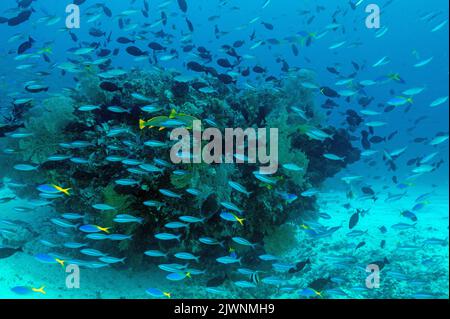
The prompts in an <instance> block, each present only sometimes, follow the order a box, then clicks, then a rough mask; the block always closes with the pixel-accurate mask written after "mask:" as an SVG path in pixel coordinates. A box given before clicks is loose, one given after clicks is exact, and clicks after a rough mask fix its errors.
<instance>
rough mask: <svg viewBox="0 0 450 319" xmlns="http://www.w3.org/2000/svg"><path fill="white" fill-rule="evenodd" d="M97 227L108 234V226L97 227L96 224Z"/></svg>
mask: <svg viewBox="0 0 450 319" xmlns="http://www.w3.org/2000/svg"><path fill="white" fill-rule="evenodd" d="M97 228H98V229H99V230H101V231H103V232H105V233H107V234H109V229H110V227H98V226H97Z"/></svg>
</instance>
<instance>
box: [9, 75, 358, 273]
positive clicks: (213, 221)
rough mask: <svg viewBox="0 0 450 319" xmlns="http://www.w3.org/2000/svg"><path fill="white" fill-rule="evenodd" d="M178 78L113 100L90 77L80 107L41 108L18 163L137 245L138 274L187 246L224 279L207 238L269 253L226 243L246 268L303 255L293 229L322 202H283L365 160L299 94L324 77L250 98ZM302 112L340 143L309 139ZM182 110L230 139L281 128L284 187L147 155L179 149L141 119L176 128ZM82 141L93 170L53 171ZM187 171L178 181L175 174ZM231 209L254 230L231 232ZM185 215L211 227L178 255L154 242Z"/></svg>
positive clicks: (143, 84)
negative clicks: (169, 193) (36, 167)
mask: <svg viewBox="0 0 450 319" xmlns="http://www.w3.org/2000/svg"><path fill="white" fill-rule="evenodd" d="M177 75H178V74H177V73H175V72H171V71H152V72H142V71H138V70H133V71H131V72H130V73H129V74H127V75H123V76H120V77H118V78H115V79H113V81H114V82H115V83H116V85H117V86H118V87H120V90H119V91H116V92H106V91H104V90H102V89H101V88H100V87H99V83H100V80H99V79H98V78H96V77H94V76H93V75H92V74H91V73H87V76H86V78H85V79H84V80H81V81H80V82H79V84H78V86H77V88H76V89H75V90H73V91H72V92H71V98H65V97H53V98H50V99H48V100H47V101H45V102H44V103H43V105H42V106H40V107H39V108H37V107H35V108H33V109H32V110H31V111H30V112H29V114H27V120H26V124H25V129H26V131H29V132H32V133H33V135H32V136H31V137H29V138H27V139H23V140H21V141H20V145H19V146H20V150H21V153H20V156H18V157H17V158H16V160H17V161H19V160H20V161H32V162H35V163H38V164H42V165H41V167H40V174H35V175H30V176H31V177H29V178H31V180H29V181H28V182H29V183H36V184H38V183H43V182H51V181H61V182H64V183H65V185H66V186H67V187H71V188H72V189H73V190H74V194H75V196H71V197H69V198H64V199H63V200H56V201H55V208H56V209H57V210H61V211H74V212H77V211H79V212H87V216H86V220H85V222H89V223H95V224H96V225H101V226H102V227H110V228H111V232H113V233H120V234H128V235H132V236H133V240H126V241H122V242H121V243H120V244H119V248H118V250H119V252H120V253H121V254H122V255H124V256H126V257H127V262H128V263H129V265H130V266H132V267H137V266H139V265H141V266H142V265H143V264H144V263H145V262H150V260H149V259H145V258H144V259H142V256H143V252H144V251H145V250H147V249H149V247H155V248H157V247H163V248H164V250H165V251H168V252H170V251H172V249H173V248H174V247H178V248H179V247H180V246H181V247H183V248H184V249H185V250H186V251H191V252H193V253H197V254H199V255H201V256H202V260H203V262H202V265H203V266H204V267H208V268H209V271H210V272H212V273H214V272H215V271H217V272H219V273H220V272H223V271H224V270H223V268H221V266H220V265H217V263H216V262H215V258H209V259H208V258H203V257H207V256H217V249H219V248H217V247H208V248H207V249H205V246H204V245H201V244H199V242H198V240H197V239H198V238H199V237H201V236H211V237H214V238H217V239H221V238H229V237H231V236H236V235H238V234H239V235H242V236H244V237H245V238H246V239H248V240H249V241H250V242H254V243H261V245H259V246H258V247H256V248H255V249H250V248H249V247H242V246H239V245H235V244H234V243H233V242H231V241H228V242H225V243H224V245H225V246H226V247H227V246H228V247H230V248H233V249H235V250H236V251H237V252H238V253H241V252H242V251H245V259H246V261H249V262H252V263H254V264H257V263H259V262H260V260H259V259H258V258H257V256H258V254H259V253H261V251H263V250H262V249H265V251H267V252H271V253H273V254H283V253H285V252H286V251H287V250H289V249H290V248H291V247H293V246H295V245H296V242H295V240H294V238H295V237H296V236H295V231H296V230H295V229H296V228H295V226H293V224H292V223H289V221H292V220H298V219H300V220H301V218H302V214H303V213H304V212H306V211H314V209H315V197H304V198H303V197H302V198H301V200H300V199H297V200H293V201H291V200H286V198H283V197H282V195H283V194H284V193H289V194H295V195H296V196H298V197H299V196H300V193H301V192H303V191H305V190H307V189H308V188H310V187H318V186H320V184H321V183H322V182H323V180H325V179H326V178H327V177H329V176H332V175H334V174H336V173H337V172H338V171H339V170H341V169H342V168H344V167H345V166H346V165H347V164H348V163H350V162H353V161H354V160H356V159H357V158H358V157H359V153H358V151H357V150H356V149H354V148H353V147H352V146H351V144H350V142H349V136H348V134H346V132H344V131H342V130H340V131H337V130H336V129H334V128H332V127H323V126H322V125H323V124H322V125H321V123H322V119H321V116H320V114H319V113H318V112H317V109H316V108H315V106H314V98H313V95H312V93H311V91H310V90H307V89H305V88H303V87H302V86H301V85H300V84H299V83H300V82H301V81H305V80H308V81H312V80H313V77H314V75H313V74H312V73H311V72H308V71H302V72H300V73H299V74H293V75H292V76H290V77H288V78H287V80H285V81H284V82H281V83H279V84H278V86H277V87H262V88H260V89H259V88H258V89H245V90H238V89H237V88H228V87H227V86H226V85H224V84H222V83H220V82H218V81H217V80H214V79H203V80H202V82H195V80H193V81H194V82H192V81H191V82H190V83H185V82H178V81H177V80H176V78H177ZM206 82H208V83H206ZM196 84H201V85H202V86H204V85H208V86H210V87H212V88H214V91H213V93H203V92H202V91H200V90H197V89H196V88H195V87H199V86H197V85H196ZM142 97H143V98H142ZM149 104H150V105H152V106H155V107H157V108H158V109H159V110H158V112H157V113H155V114H148V113H145V112H144V111H142V110H141V107H142V106H144V105H149ZM81 105H97V106H98V109H96V110H93V111H92V112H80V111H74V106H81ZM110 105H118V106H120V107H122V108H123V109H125V110H126V112H125V113H123V114H122V113H121V114H117V113H114V112H110V111H109V110H108V109H107V108H108V106H110ZM292 107H295V108H297V109H301V110H302V111H303V112H305V114H306V116H307V118H308V119H309V121H308V123H307V124H308V125H310V126H316V127H320V128H321V129H322V130H324V131H326V132H327V133H330V134H333V140H331V139H325V140H323V141H318V140H311V139H310V138H309V137H308V136H307V135H306V134H305V131H304V130H303V129H302V125H303V126H304V125H305V124H306V123H305V122H306V120H305V119H304V118H301V117H299V116H298V114H297V113H295V112H292ZM173 110H174V111H175V112H177V113H182V114H187V115H189V116H191V117H195V118H198V119H202V120H206V119H208V120H210V122H208V123H211V122H214V123H216V124H217V127H218V128H225V127H243V128H246V127H253V128H257V127H275V128H278V129H279V141H280V142H279V159H280V163H279V164H280V168H279V171H278V172H277V174H276V175H275V176H274V178H276V180H277V182H276V185H268V184H264V183H262V182H260V181H258V180H256V179H255V176H254V175H253V172H254V171H255V170H257V169H258V166H257V164H247V165H238V164H212V165H207V164H179V165H173V164H171V163H170V160H169V149H168V147H169V146H170V142H167V146H165V147H160V148H153V147H148V146H145V145H143V142H145V141H148V140H158V141H169V137H168V136H169V132H168V130H158V129H156V128H153V129H151V128H148V129H145V130H140V129H139V126H138V122H139V119H144V120H146V119H148V118H151V117H154V116H158V115H164V116H169V114H171V113H172V112H173ZM203 125H204V126H205V125H206V122H203ZM208 125H209V124H208ZM115 132H118V133H115ZM112 133H114V134H112ZM73 141H88V143H89V145H88V146H87V147H84V148H79V149H74V150H70V152H69V153H70V155H71V156H76V157H79V158H84V159H86V162H85V163H84V164H75V163H70V162H69V161H67V162H61V163H59V164H58V165H57V166H55V165H50V164H48V163H46V162H45V161H46V159H47V157H48V156H49V155H53V154H56V153H60V154H62V153H64V152H63V151H62V150H61V148H60V147H59V143H61V142H73ZM325 151H327V152H334V153H336V154H338V155H340V156H344V157H345V159H346V160H345V161H342V162H334V161H329V160H327V159H325V158H323V156H322V154H323V153H324V152H325ZM108 156H109V157H118V158H119V161H112V162H111V161H108V160H106V157H108ZM120 159H133V160H136V161H138V162H142V163H153V164H155V165H157V163H156V162H155V159H158V160H160V161H165V162H166V163H167V165H162V166H161V165H159V166H160V168H161V171H160V172H155V173H149V174H147V173H145V174H137V173H139V170H137V171H136V170H133V169H132V168H133V167H131V166H128V167H127V166H125V165H124V164H123V163H121V162H120ZM286 163H291V164H296V165H297V166H298V167H301V168H302V170H301V171H296V172H294V171H287V170H285V169H283V168H282V167H281V165H282V164H286ZM135 168H136V167H135ZM130 169H131V170H130ZM176 170H178V173H177V174H174V171H176ZM123 178H133V179H135V180H137V184H136V185H132V186H123V185H118V184H117V183H116V181H117V180H118V179H123ZM229 181H239V183H240V184H242V185H243V186H244V187H245V188H246V189H248V190H249V192H250V193H249V194H248V195H246V194H243V193H239V192H236V191H233V190H232V189H231V188H230V187H229V185H228V182H229ZM163 188H164V189H170V190H173V191H174V192H177V193H179V194H181V195H182V198H180V199H177V198H173V199H170V200H168V199H167V197H164V196H163V195H162V194H161V193H160V192H159V190H160V189H163ZM187 189H195V190H197V191H198V194H196V195H192V194H190V193H187V192H186V190H187ZM280 194H281V195H280ZM148 200H153V201H156V202H161V203H162V205H160V206H158V207H148V206H146V205H145V204H144V202H145V201H148ZM224 201H229V202H232V203H236V204H237V205H238V206H239V207H242V209H243V210H244V213H243V214H244V215H243V217H244V218H245V223H244V224H243V226H240V225H238V224H235V223H233V224H224V223H223V221H222V220H221V219H220V217H219V213H220V212H221V211H222V209H223V208H222V207H221V204H220V203H221V202H224ZM95 203H105V204H108V205H110V206H113V207H115V208H116V209H115V210H114V211H111V212H102V213H98V212H97V211H95V209H93V208H92V205H93V204H95ZM118 213H120V214H130V215H133V216H137V217H140V218H142V219H143V220H142V223H131V224H118V223H115V222H114V221H113V219H114V217H115V216H116V215H117V214H118ZM181 215H192V216H197V217H199V218H203V219H204V221H203V222H202V223H195V224H191V225H190V226H189V228H188V229H186V230H185V231H184V232H183V236H182V238H181V243H180V244H178V245H177V244H174V243H167V242H161V241H158V240H156V239H155V238H153V236H152V234H155V233H157V232H162V231H167V230H166V229H165V228H164V225H165V224H166V223H167V222H170V221H174V220H177V218H178V217H179V216H181ZM287 243H289V244H287ZM92 246H93V247H97V248H101V249H102V250H104V251H112V254H114V252H116V253H117V246H115V247H113V246H111V245H110V244H108V243H105V242H95V243H93V244H92ZM219 250H220V249H219Z"/></svg>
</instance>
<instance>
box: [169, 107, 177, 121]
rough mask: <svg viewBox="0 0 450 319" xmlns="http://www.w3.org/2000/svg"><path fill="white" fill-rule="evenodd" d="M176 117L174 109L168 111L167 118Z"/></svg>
mask: <svg viewBox="0 0 450 319" xmlns="http://www.w3.org/2000/svg"><path fill="white" fill-rule="evenodd" d="M176 115H177V111H175V109H172V111H170V114H169V118H171V119H173V118H174V117H175V116H176Z"/></svg>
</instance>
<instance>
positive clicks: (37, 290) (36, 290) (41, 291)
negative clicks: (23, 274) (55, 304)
mask: <svg viewBox="0 0 450 319" xmlns="http://www.w3.org/2000/svg"><path fill="white" fill-rule="evenodd" d="M44 288H45V286H42V287H41V288H32V289H31V290H33V291H34V292H39V293H41V294H43V295H45V294H47V293H46V292H45V290H44Z"/></svg>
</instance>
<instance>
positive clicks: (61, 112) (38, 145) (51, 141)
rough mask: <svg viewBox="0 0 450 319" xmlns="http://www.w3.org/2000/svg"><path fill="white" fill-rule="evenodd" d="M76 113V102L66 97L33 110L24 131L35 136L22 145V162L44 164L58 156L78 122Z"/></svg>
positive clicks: (23, 141) (54, 98)
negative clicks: (69, 131) (70, 129)
mask: <svg viewBox="0 0 450 319" xmlns="http://www.w3.org/2000/svg"><path fill="white" fill-rule="evenodd" d="M73 111H74V106H73V100H72V99H70V98H68V97H64V96H56V97H51V98H49V99H47V100H44V101H43V102H42V104H41V105H39V106H35V107H34V108H32V109H31V110H30V111H29V112H28V114H27V116H26V118H25V129H24V131H25V132H27V133H31V134H32V136H31V137H30V138H24V139H20V140H19V142H18V148H19V150H20V153H21V157H22V161H30V162H32V163H35V164H42V163H44V162H45V161H46V160H47V158H48V157H49V156H50V155H53V154H56V153H57V151H58V150H59V149H60V146H59V143H61V142H64V140H65V139H66V138H67V137H68V136H67V135H66V134H67V133H66V132H65V129H66V127H67V126H68V124H69V123H71V122H72V121H74V120H75V118H76V117H75V116H74V114H73Z"/></svg>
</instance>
